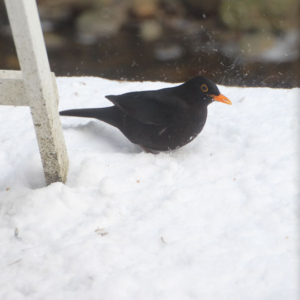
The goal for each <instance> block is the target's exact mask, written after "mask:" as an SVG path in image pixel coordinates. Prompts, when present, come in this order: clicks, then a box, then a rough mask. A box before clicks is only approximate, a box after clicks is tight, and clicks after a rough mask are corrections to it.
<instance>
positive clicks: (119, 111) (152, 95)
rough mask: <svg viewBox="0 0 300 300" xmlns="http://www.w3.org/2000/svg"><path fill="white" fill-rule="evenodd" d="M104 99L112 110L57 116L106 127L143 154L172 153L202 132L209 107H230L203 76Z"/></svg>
mask: <svg viewBox="0 0 300 300" xmlns="http://www.w3.org/2000/svg"><path fill="white" fill-rule="evenodd" d="M105 97H106V98H107V99H108V100H110V101H111V102H112V103H113V104H114V106H111V107H105V108H89V109H72V110H65V111H61V112H60V115H61V116H72V117H85V118H95V119H98V120H100V121H103V122H105V123H108V124H110V125H112V126H114V127H116V128H118V129H119V130H120V131H121V132H122V133H123V134H124V135H125V136H126V137H127V138H128V139H129V140H130V141H131V142H132V143H134V144H137V145H139V146H140V147H142V148H143V149H144V150H145V151H146V152H153V151H168V150H174V149H177V148H180V147H182V146H184V145H186V144H188V143H189V142H191V141H192V140H193V139H194V138H195V137H197V135H198V134H199V133H200V132H201V130H202V129H203V127H204V125H205V122H206V118H207V106H208V105H209V104H210V103H212V102H213V101H219V102H223V103H226V104H232V103H231V101H230V100H229V99H228V98H227V97H225V96H224V95H222V94H220V91H219V89H218V87H217V86H216V85H215V84H214V83H213V82H212V81H211V80H209V79H208V78H205V77H203V76H197V77H195V78H192V79H190V80H189V81H187V82H185V83H183V84H181V85H178V86H175V87H171V88H164V89H160V90H155V91H142V92H130V93H126V94H122V95H109V96H105Z"/></svg>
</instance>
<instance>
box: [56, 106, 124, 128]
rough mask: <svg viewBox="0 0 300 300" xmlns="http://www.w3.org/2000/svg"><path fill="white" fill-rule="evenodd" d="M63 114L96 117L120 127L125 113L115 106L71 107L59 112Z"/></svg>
mask: <svg viewBox="0 0 300 300" xmlns="http://www.w3.org/2000/svg"><path fill="white" fill-rule="evenodd" d="M59 114H60V115H61V116H68V117H83V118H94V119H98V120H100V121H103V122H105V123H108V124H110V125H112V126H115V127H117V128H119V122H120V121H121V120H122V115H123V113H122V112H121V111H120V110H119V109H117V108H116V107H115V106H111V107H104V108H86V109H71V110H64V111H61V112H59Z"/></svg>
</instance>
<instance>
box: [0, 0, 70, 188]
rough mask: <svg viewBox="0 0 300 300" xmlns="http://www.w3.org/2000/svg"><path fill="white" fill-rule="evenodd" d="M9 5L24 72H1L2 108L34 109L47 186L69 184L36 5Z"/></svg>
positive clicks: (11, 0) (30, 1) (25, 1)
mask: <svg viewBox="0 0 300 300" xmlns="http://www.w3.org/2000/svg"><path fill="white" fill-rule="evenodd" d="M5 5H6V10H7V13H8V18H9V22H10V26H11V29H12V33H13V37H14V42H15V46H16V49H17V54H18V59H19V63H20V66H21V71H4V70H2V71H0V104H1V105H15V106H24V105H25V106H30V110H31V115H32V119H33V124H34V128H35V133H36V137H37V141H38V145H39V150H40V154H41V159H42V164H43V168H44V174H45V179H46V183H47V184H50V183H52V182H57V181H60V182H65V181H66V178H67V172H68V156H67V150H66V146H65V141H64V137H63V133H62V127H61V122H60V118H59V114H58V107H57V105H58V100H59V98H58V93H57V87H56V81H55V75H54V73H51V72H50V67H49V62H48V57H47V52H46V48H45V43H44V38H43V33H42V28H41V24H40V20H39V16H38V10H37V6H36V2H35V0H5ZM0 109H1V108H0ZM20 142H21V141H20Z"/></svg>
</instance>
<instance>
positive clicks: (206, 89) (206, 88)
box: [201, 84, 208, 93]
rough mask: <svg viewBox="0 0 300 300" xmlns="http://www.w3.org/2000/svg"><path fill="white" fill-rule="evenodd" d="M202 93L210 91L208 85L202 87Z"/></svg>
mask: <svg viewBox="0 0 300 300" xmlns="http://www.w3.org/2000/svg"><path fill="white" fill-rule="evenodd" d="M201 91H202V92H204V93H206V92H207V91H208V87H207V85H206V84H202V85H201Z"/></svg>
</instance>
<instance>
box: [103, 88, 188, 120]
mask: <svg viewBox="0 0 300 300" xmlns="http://www.w3.org/2000/svg"><path fill="white" fill-rule="evenodd" d="M105 97H106V98H107V99H108V100H110V101H111V102H112V103H113V104H114V105H115V106H116V107H118V108H119V109H120V110H121V111H122V112H123V113H125V114H127V115H129V116H130V117H132V118H135V119H137V120H139V121H140V122H142V123H145V124H155V125H165V124H167V123H170V122H172V119H173V116H174V115H175V114H176V113H177V114H178V112H179V113H180V111H181V110H182V109H184V108H186V107H187V105H186V104H185V102H184V101H182V100H180V99H179V98H178V97H176V95H174V93H172V92H171V91H168V89H163V90H158V91H145V92H131V93H126V94H123V95H117V96H115V95H109V96H105Z"/></svg>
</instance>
